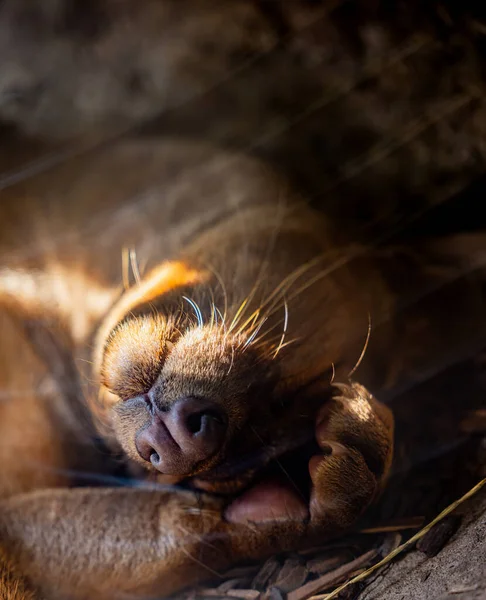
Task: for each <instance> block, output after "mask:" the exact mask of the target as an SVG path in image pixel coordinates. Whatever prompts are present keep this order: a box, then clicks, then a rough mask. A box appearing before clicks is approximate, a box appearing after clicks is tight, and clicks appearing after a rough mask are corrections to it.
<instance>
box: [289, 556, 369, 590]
mask: <svg viewBox="0 0 486 600" xmlns="http://www.w3.org/2000/svg"><path fill="white" fill-rule="evenodd" d="M377 554H378V552H377V551H376V550H369V551H368V552H365V554H362V555H361V556H358V558H355V559H354V560H352V561H350V562H348V563H347V564H345V565H343V566H342V567H339V568H337V569H335V570H334V571H331V573H326V575H323V576H322V577H319V578H318V579H315V580H314V581H309V583H306V584H305V585H303V586H302V587H301V588H299V589H297V590H294V591H293V592H290V593H289V594H287V600H305V599H306V598H309V597H310V596H311V595H312V594H314V593H315V592H317V591H319V590H322V589H323V588H326V587H330V586H331V585H336V584H337V583H338V582H339V581H342V579H343V578H345V577H348V576H349V575H351V574H352V573H355V572H356V571H357V570H358V569H360V568H361V567H363V566H364V565H366V564H367V563H369V562H370V561H372V560H373V559H374V558H376V556H377ZM317 597H320V596H312V598H317Z"/></svg>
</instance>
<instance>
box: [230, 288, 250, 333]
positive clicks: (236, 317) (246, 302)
mask: <svg viewBox="0 0 486 600" xmlns="http://www.w3.org/2000/svg"><path fill="white" fill-rule="evenodd" d="M249 301H250V296H247V297H246V298H245V299H244V300H243V302H242V303H241V304H240V307H239V308H238V310H237V311H236V314H235V316H234V317H233V320H232V321H231V324H230V326H229V328H228V333H231V332H232V331H233V329H234V328H235V327H236V325H237V324H238V321H239V319H240V316H241V315H242V314H243V311H244V310H245V306H246V305H247V304H248V302H249Z"/></svg>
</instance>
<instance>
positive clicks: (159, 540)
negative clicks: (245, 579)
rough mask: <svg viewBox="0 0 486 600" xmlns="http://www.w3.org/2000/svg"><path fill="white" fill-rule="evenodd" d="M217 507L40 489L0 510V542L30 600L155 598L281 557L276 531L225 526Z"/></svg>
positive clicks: (194, 500) (131, 493) (113, 492)
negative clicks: (31, 592) (33, 592)
mask: <svg viewBox="0 0 486 600" xmlns="http://www.w3.org/2000/svg"><path fill="white" fill-rule="evenodd" d="M222 509H223V506H222V505H220V504H219V501H217V500H213V499H211V498H209V497H207V496H204V497H201V496H198V495H196V494H194V493H190V492H183V491H175V490H174V491H172V492H164V491H152V490H140V489H121V488H120V489H89V488H85V489H80V488H78V489H71V490H69V489H67V490H45V491H40V492H34V493H30V494H24V495H22V496H17V497H14V498H11V499H9V500H6V501H3V502H2V503H0V541H1V543H2V544H3V545H4V546H5V548H6V549H7V550H8V553H9V557H11V558H12V560H15V561H16V564H17V565H18V567H19V572H22V573H23V574H24V575H25V577H26V580H28V581H29V582H30V583H31V584H32V586H33V587H35V588H36V589H37V590H38V594H39V596H36V600H38V598H39V599H40V598H42V599H44V598H48V599H49V600H55V599H61V598H62V599H63V600H66V599H76V600H88V599H89V600H108V599H109V600H112V599H113V598H126V597H130V598H133V599H136V598H153V597H157V598H161V597H165V596H166V595H170V594H173V593H175V592H177V591H178V590H180V589H181V588H184V587H187V586H191V585H194V584H196V583H198V582H200V581H203V580H208V579H212V578H215V577H217V575H218V573H219V572H220V571H222V570H224V569H226V568H228V567H229V566H230V565H232V564H234V563H236V562H238V561H241V560H243V559H249V558H253V559H259V558H262V557H264V556H267V555H269V554H271V553H274V552H277V551H280V550H281V549H282V543H283V539H282V536H281V535H279V527H280V526H279V525H278V524H273V525H272V524H268V525H267V526H265V527H261V528H254V527H248V526H244V525H232V524H229V523H226V522H225V521H224V519H223V517H222ZM294 529H295V531H293V532H289V531H287V534H286V536H285V537H284V539H285V540H286V543H287V544H288V543H289V542H290V540H293V541H295V536H297V535H299V533H300V534H302V532H303V531H304V525H303V524H296V525H295V528H294ZM269 534H270V535H269ZM0 564H1V563H0ZM0 589H1V587H0ZM7 598H8V596H7ZM25 598H26V599H28V600H30V598H29V597H28V596H25ZM14 599H15V600H24V598H23V597H22V596H21V597H20V598H17V597H15V596H14V597H12V600H14Z"/></svg>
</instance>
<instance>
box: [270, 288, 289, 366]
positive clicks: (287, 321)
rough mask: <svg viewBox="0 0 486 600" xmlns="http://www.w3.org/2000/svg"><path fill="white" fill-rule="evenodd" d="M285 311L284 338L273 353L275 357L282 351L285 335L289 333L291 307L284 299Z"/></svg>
mask: <svg viewBox="0 0 486 600" xmlns="http://www.w3.org/2000/svg"><path fill="white" fill-rule="evenodd" d="M284 311H285V313H284V324H283V332H282V338H281V339H280V343H279V345H278V346H277V350H276V351H275V354H274V355H273V358H276V357H277V355H278V353H279V352H280V350H281V348H282V346H283V343H284V340H285V335H286V333H287V327H288V324H289V307H288V304H287V301H286V300H284Z"/></svg>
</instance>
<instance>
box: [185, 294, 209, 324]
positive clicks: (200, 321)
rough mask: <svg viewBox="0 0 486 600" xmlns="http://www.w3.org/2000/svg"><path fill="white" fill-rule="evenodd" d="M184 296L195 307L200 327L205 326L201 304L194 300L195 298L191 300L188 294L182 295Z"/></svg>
mask: <svg viewBox="0 0 486 600" xmlns="http://www.w3.org/2000/svg"><path fill="white" fill-rule="evenodd" d="M182 297H183V298H184V300H186V301H187V302H189V304H190V305H191V306H192V308H193V309H194V312H195V314H196V318H197V324H198V327H203V326H204V321H203V316H202V312H201V309H200V308H199V306H198V305H197V304H196V303H195V302H194V300H191V298H188V297H187V296H182Z"/></svg>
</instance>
